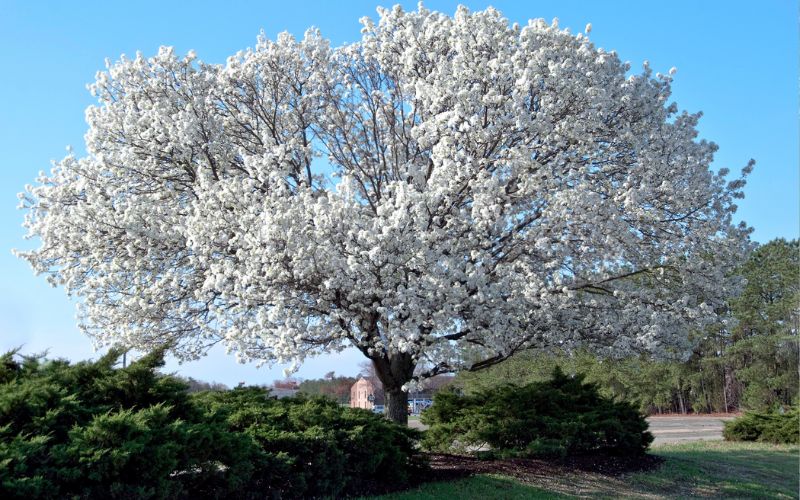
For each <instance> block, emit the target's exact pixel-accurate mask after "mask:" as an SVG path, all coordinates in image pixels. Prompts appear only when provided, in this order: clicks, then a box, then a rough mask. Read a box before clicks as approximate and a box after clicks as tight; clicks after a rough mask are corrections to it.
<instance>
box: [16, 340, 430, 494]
mask: <svg viewBox="0 0 800 500" xmlns="http://www.w3.org/2000/svg"><path fill="white" fill-rule="evenodd" d="M119 355H120V353H119V352H116V351H115V352H111V353H109V354H108V355H107V356H104V357H103V358H101V359H100V360H98V361H96V362H81V363H77V364H74V365H73V364H69V363H68V362H66V361H63V360H55V361H50V360H45V359H44V358H42V357H38V356H29V357H21V359H20V356H19V355H18V354H17V353H13V352H12V353H7V354H6V355H3V356H1V357H0V497H2V498H22V497H28V498H62V497H84V498H121V497H123V498H173V497H178V498H187V497H192V498H194V497H203V498H207V497H211V498H219V497H230V496H236V497H242V498H265V497H275V498H296V497H307V496H309V495H312V494H313V495H333V496H336V495H342V494H348V493H352V492H359V491H362V490H364V489H366V488H371V489H372V490H373V491H374V490H376V489H380V488H381V487H384V488H388V487H393V486H398V485H403V484H405V482H406V481H407V480H408V479H409V477H410V475H411V474H412V473H413V469H414V467H417V466H421V464H420V463H419V462H418V461H417V460H416V458H415V457H416V451H415V449H414V440H415V439H418V435H417V434H416V433H415V431H413V430H410V429H405V428H400V427H398V426H396V425H394V424H391V423H390V422H388V421H386V420H383V419H381V418H380V417H378V416H375V415H372V414H371V413H370V412H367V411H360V410H354V409H349V408H341V407H340V406H339V405H338V404H336V403H335V402H333V401H330V400H328V399H322V398H317V399H306V398H299V399H284V400H275V399H271V398H269V397H268V394H267V392H266V391H265V390H263V389H256V388H244V389H237V390H235V391H214V392H199V393H194V394H191V395H190V394H189V393H188V392H187V386H186V384H184V383H183V382H182V381H180V380H178V379H176V378H174V377H171V376H165V375H161V374H159V373H158V372H157V368H158V367H159V366H161V365H162V355H161V353H153V354H152V355H150V356H146V357H144V358H143V359H141V360H139V361H137V362H136V363H132V364H131V365H130V366H129V367H127V368H124V369H115V368H114V365H115V362H116V361H117V359H118V357H119Z"/></svg>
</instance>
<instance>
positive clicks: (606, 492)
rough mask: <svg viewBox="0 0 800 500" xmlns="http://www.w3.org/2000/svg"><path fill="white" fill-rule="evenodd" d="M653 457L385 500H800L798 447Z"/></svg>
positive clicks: (700, 447) (677, 450)
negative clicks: (641, 468) (643, 462)
mask: <svg viewBox="0 0 800 500" xmlns="http://www.w3.org/2000/svg"><path fill="white" fill-rule="evenodd" d="M651 453H653V454H655V455H659V456H661V457H663V458H664V463H663V465H662V466H661V467H660V468H658V469H656V470H653V471H649V472H641V473H635V474H628V475H623V476H616V477H614V476H608V475H604V474H600V473H595V472H582V471H578V470H564V472H563V473H560V474H535V475H531V476H530V477H527V478H525V479H524V480H520V479H514V478H510V477H505V476H496V475H477V476H473V477H469V478H466V479H460V480H457V481H451V482H442V483H429V484H424V485H422V486H420V487H418V488H415V489H413V490H410V491H407V492H403V493H396V494H393V495H388V496H384V497H380V498H381V499H384V500H422V499H434V498H461V499H469V498H479V499H481V500H488V499H495V498H498V499H499V498H511V499H513V498H573V497H576V496H579V497H587V496H589V497H599V498H664V497H667V498H691V497H695V498H696V497H706V498H723V497H724V498H798V488H799V487H800V475H799V474H798V467H799V466H800V455H799V454H800V447H798V446H796V445H791V446H787V445H771V444H766V443H735V442H725V441H696V442H692V443H684V444H668V445H667V444H665V445H661V446H656V447H653V449H652V450H651Z"/></svg>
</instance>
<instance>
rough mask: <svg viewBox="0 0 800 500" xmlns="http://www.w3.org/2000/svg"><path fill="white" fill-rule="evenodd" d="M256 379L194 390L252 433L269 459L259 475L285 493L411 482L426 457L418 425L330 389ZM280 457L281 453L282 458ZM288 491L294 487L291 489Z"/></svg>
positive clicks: (206, 404) (209, 407) (336, 492)
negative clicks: (285, 387)
mask: <svg viewBox="0 0 800 500" xmlns="http://www.w3.org/2000/svg"><path fill="white" fill-rule="evenodd" d="M267 396H268V390H266V389H262V388H256V387H248V388H239V389H234V390H233V391H228V392H215V393H211V392H207V393H198V394H196V395H194V400H195V402H196V404H197V406H198V407H199V408H202V409H203V411H205V412H206V413H207V414H211V415H224V419H225V421H226V423H227V426H228V429H229V430H230V431H231V432H235V433H241V434H244V435H247V436H250V437H251V438H252V439H253V441H254V442H255V443H256V444H257V445H258V447H259V449H261V450H263V452H264V453H265V454H266V455H265V456H266V458H268V459H269V460H270V463H269V464H267V465H266V466H259V467H258V468H259V469H260V470H262V471H264V470H268V471H269V473H270V475H269V476H268V477H262V478H259V483H260V484H264V485H267V486H268V487H270V488H277V489H279V490H281V491H282V492H284V493H283V495H284V496H292V497H295V496H296V497H308V496H310V495H320V494H325V495H332V496H340V495H343V494H347V493H355V492H359V491H364V490H376V489H381V488H382V487H383V488H387V487H398V486H402V485H405V484H407V483H408V481H409V480H410V479H411V476H412V475H413V473H414V472H415V470H416V469H417V468H418V467H422V466H423V465H424V464H423V463H422V462H421V461H420V460H419V458H418V457H417V453H416V451H415V448H414V444H415V442H416V441H417V440H418V439H419V437H420V436H419V432H418V431H416V430H414V429H409V428H406V427H402V426H399V425H396V424H393V423H391V422H389V421H387V420H386V419H384V418H382V417H380V416H378V415H374V414H372V413H371V412H369V411H366V410H359V409H353V408H343V407H341V406H340V405H339V404H338V403H336V402H335V401H333V400H331V399H330V398H326V397H306V396H302V395H301V396H299V397H296V398H284V399H272V398H268V397H267ZM275 458H277V461H276V460H275ZM285 492H288V493H285Z"/></svg>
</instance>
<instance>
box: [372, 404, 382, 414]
mask: <svg viewBox="0 0 800 500" xmlns="http://www.w3.org/2000/svg"><path fill="white" fill-rule="evenodd" d="M372 413H377V414H379V415H383V414H384V413H385V407H384V406H383V405H374V406H373V407H372Z"/></svg>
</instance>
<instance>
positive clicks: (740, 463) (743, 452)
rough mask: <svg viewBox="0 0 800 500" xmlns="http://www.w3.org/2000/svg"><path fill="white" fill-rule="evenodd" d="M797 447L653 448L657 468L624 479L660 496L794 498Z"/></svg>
mask: <svg viewBox="0 0 800 500" xmlns="http://www.w3.org/2000/svg"><path fill="white" fill-rule="evenodd" d="M798 451H799V449H798V447H797V446H778V445H770V444H763V443H731V442H725V441H705V442H703V441H698V442H693V443H687V444H681V445H663V446H660V447H658V448H655V449H654V450H653V452H654V453H656V454H657V455H660V456H662V457H664V458H665V459H666V463H665V464H664V467H662V468H661V469H659V470H657V471H654V472H651V473H643V474H634V475H631V476H630V477H629V478H628V482H629V483H630V484H631V486H632V487H633V488H635V489H636V490H639V491H646V492H649V493H656V494H660V495H665V496H678V497H681V496H682V497H686V496H696V497H697V496H706V497H729V498H730V497H735V498H797V497H798V486H800V485H799V484H798V477H800V474H799V473H798Z"/></svg>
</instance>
